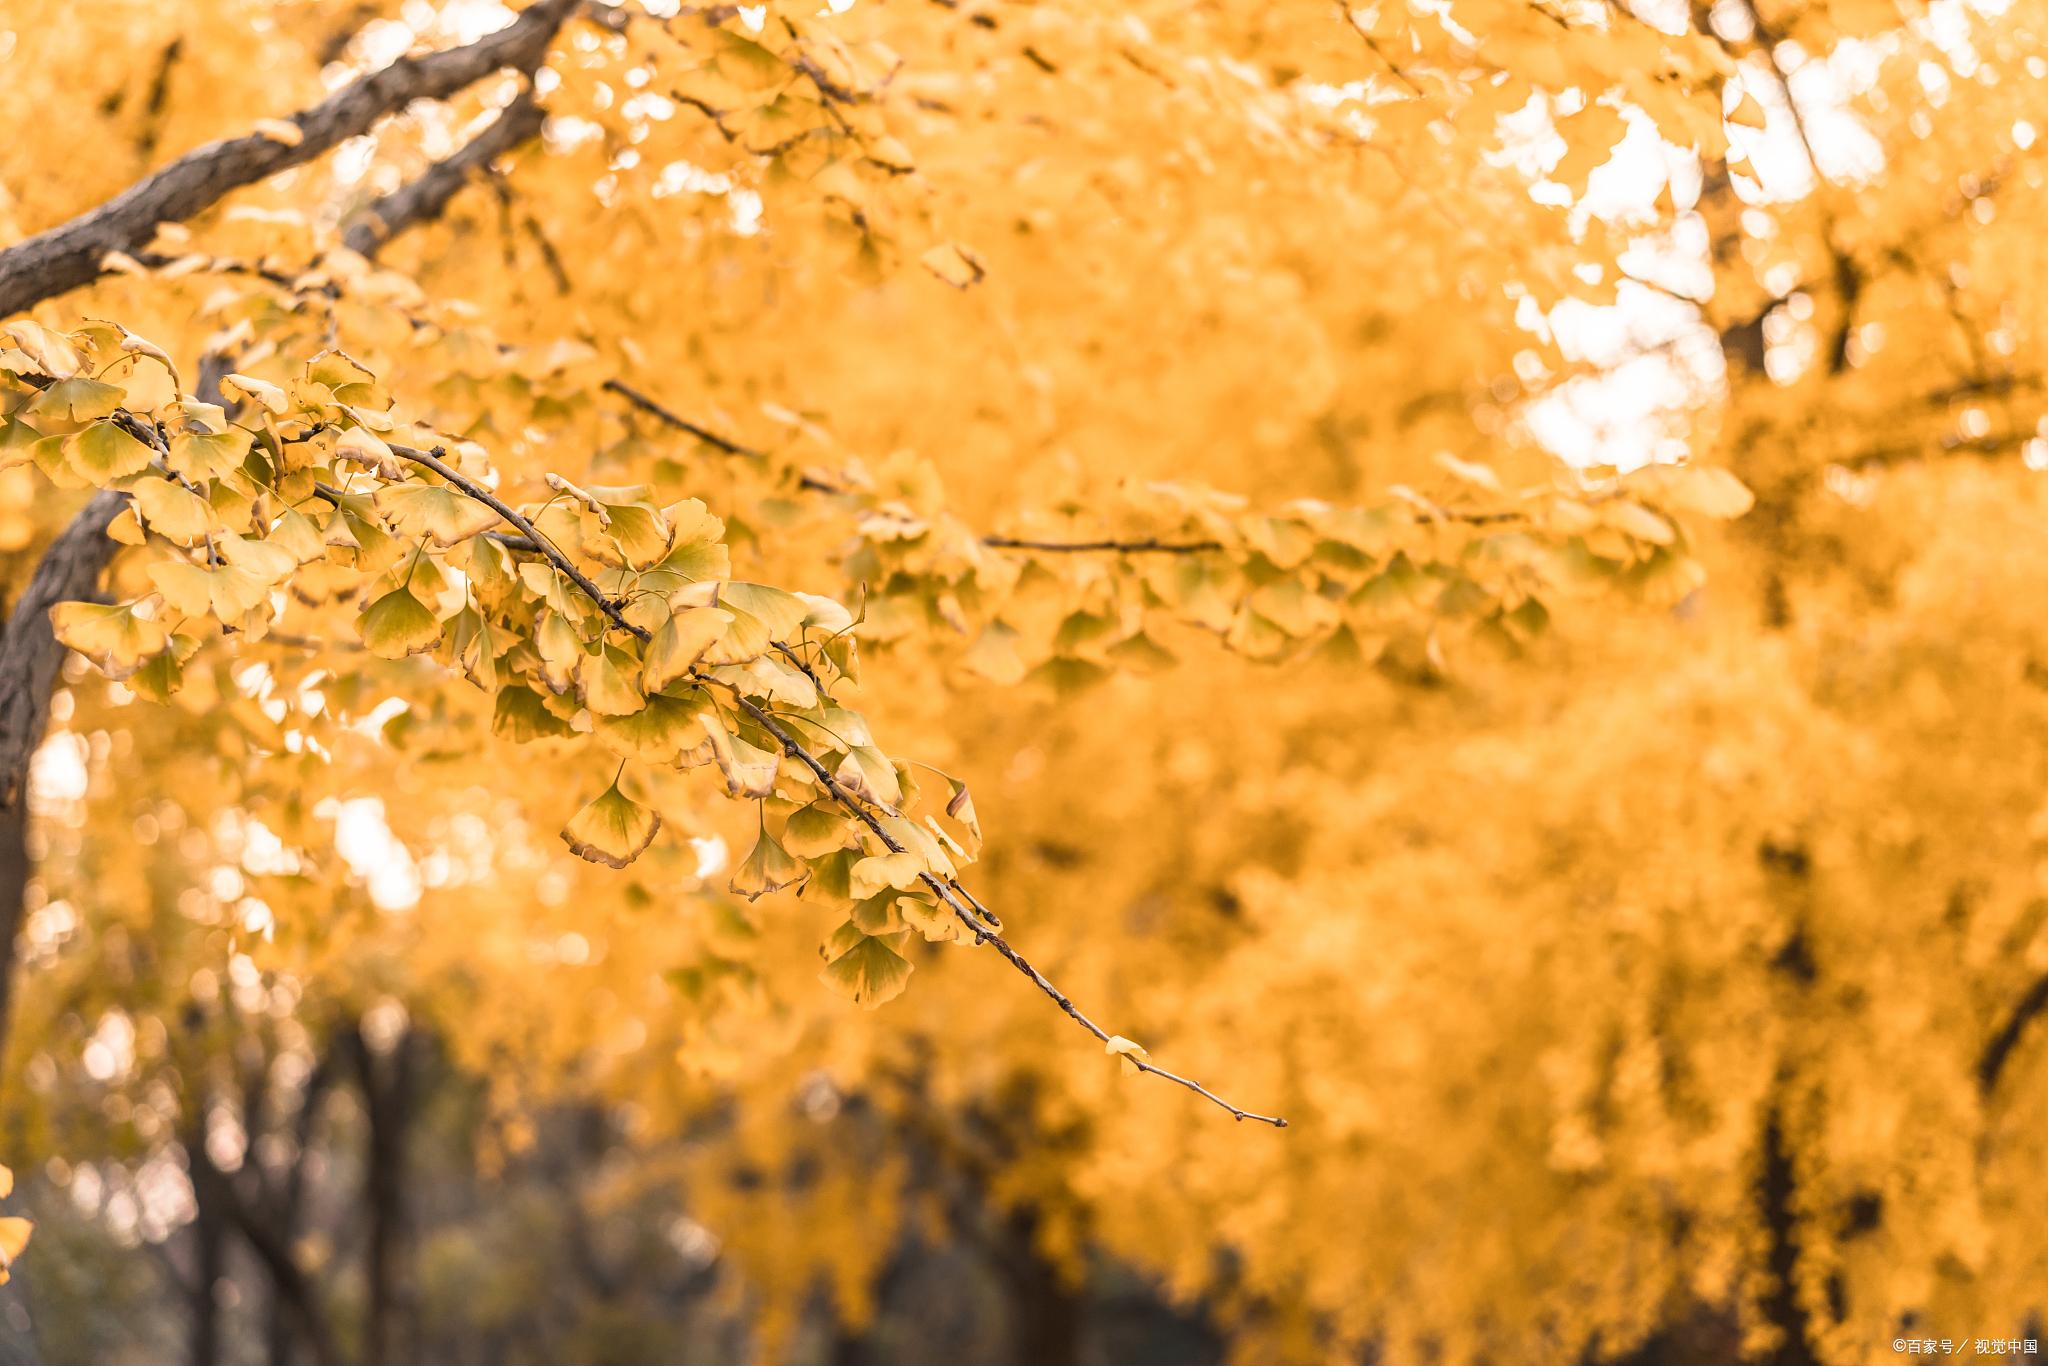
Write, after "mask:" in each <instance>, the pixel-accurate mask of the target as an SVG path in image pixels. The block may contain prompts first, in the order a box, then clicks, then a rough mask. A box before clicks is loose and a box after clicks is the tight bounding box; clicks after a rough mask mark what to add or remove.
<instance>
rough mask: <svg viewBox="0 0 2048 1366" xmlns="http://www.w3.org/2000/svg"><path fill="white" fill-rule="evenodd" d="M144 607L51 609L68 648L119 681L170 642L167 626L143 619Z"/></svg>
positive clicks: (72, 604) (74, 604)
mask: <svg viewBox="0 0 2048 1366" xmlns="http://www.w3.org/2000/svg"><path fill="white" fill-rule="evenodd" d="M151 601H154V600H153V599H152V600H151ZM141 607H142V604H141V603H137V602H125V603H116V604H114V605H113V606H102V605H101V604H99V603H96V602H60V603H58V604H57V605H56V606H55V607H52V608H51V609H50V627H51V630H52V631H53V632H55V634H56V637H57V639H58V640H59V641H61V642H62V643H63V644H64V645H66V646H67V647H69V648H70V649H73V650H76V651H78V653H80V654H82V655H84V656H85V657H86V658H87V659H90V660H91V661H92V662H93V663H95V664H97V665H98V666H99V667H100V671H101V672H102V673H104V674H106V676H107V677H108V678H112V679H116V680H119V679H123V678H126V677H128V676H129V675H130V674H132V673H134V672H135V671H136V670H137V669H139V668H141V667H142V665H143V663H144V662H145V661H146V660H148V659H149V658H150V657H151V656H152V655H156V654H159V653H161V652H162V650H163V648H164V647H165V645H167V644H169V642H170V634H169V632H167V631H166V630H165V629H164V626H163V623H162V622H159V621H154V620H151V619H149V618H146V617H144V616H143V615H141V611H140V609H141Z"/></svg>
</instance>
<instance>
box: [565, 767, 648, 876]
mask: <svg viewBox="0 0 2048 1366" xmlns="http://www.w3.org/2000/svg"><path fill="white" fill-rule="evenodd" d="M659 829H661V817H659V816H657V815H655V814H654V813H653V812H652V811H649V810H648V809H647V808H646V807H644V806H642V805H640V804H639V803H638V802H636V801H634V800H633V799H632V798H630V797H628V796H627V795H626V794H625V793H623V792H621V791H619V785H618V783H617V782H616V781H614V782H613V783H612V785H611V786H610V787H608V788H606V789H605V790H604V791H603V792H602V793H600V794H599V795H598V796H596V797H594V798H592V799H591V800H590V802H589V803H587V804H586V805H585V806H584V808H583V809H582V810H581V811H578V812H577V813H576V815H575V817H574V818H573V819H571V820H570V822H569V823H568V825H566V826H564V827H563V828H562V839H563V841H564V842H566V843H567V844H568V846H569V848H570V849H571V850H572V851H573V852H574V853H575V854H576V855H577V857H579V858H586V859H589V860H590V861H591V862H592V863H602V864H605V865H606V866H608V867H612V868H623V867H625V866H626V865H627V864H629V863H631V862H632V861H633V860H634V859H636V858H639V857H640V855H641V854H642V853H644V852H645V851H646V849H647V846H648V845H650V844H652V843H653V842H654V832H655V831H657V830H659Z"/></svg>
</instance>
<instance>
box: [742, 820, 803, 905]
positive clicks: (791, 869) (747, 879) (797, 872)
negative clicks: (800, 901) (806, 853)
mask: <svg viewBox="0 0 2048 1366" xmlns="http://www.w3.org/2000/svg"><path fill="white" fill-rule="evenodd" d="M807 871H808V870H807V869H806V868H805V867H804V865H803V864H801V863H799V862H798V861H797V860H795V859H793V858H791V857H790V856H789V851H788V850H786V849H784V848H783V847H782V846H781V845H780V844H777V843H776V842H775V840H774V839H773V838H772V837H771V836H770V835H769V834H768V832H767V831H765V830H763V831H762V832H761V836H760V838H759V839H757V840H755V841H754V850H753V852H752V853H750V854H748V855H747V860H746V862H745V863H742V864H741V865H740V866H739V867H738V868H736V869H734V870H733V875H732V883H731V887H732V890H733V891H734V892H735V893H737V894H738V895H740V896H743V897H745V898H746V899H747V900H749V901H757V900H759V899H760V898H762V897H764V896H766V895H767V894H768V893H770V892H779V891H781V890H782V889H783V888H784V887H788V886H791V885H793V884H795V883H797V882H800V881H802V880H803V877H804V874H805V873H806V872H807Z"/></svg>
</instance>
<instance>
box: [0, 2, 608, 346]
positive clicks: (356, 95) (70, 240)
mask: <svg viewBox="0 0 2048 1366" xmlns="http://www.w3.org/2000/svg"><path fill="white" fill-rule="evenodd" d="M575 4H576V0H539V3H538V4H535V5H533V6H531V7H530V8H528V9H527V10H526V11H525V12H524V13H523V14H521V15H520V16H519V18H518V19H516V20H514V21H513V22H512V23H511V24H510V25H508V26H507V27H505V28H502V29H500V30H498V31H497V32H496V33H493V34H490V35H488V36H486V37H484V38H480V39H478V40H477V41H476V42H474V43H471V44H469V45H468V46H467V47H459V48H451V49H449V50H447V51H444V52H436V53H431V54H429V55H427V56H424V57H401V58H399V59H398V60H397V61H395V62H393V63H392V64H391V65H390V66H387V67H385V68H384V69H383V70H381V71H375V72H372V73H370V74H369V75H367V76H364V77H362V78H360V79H358V80H356V81H353V82H351V83H350V84H348V85H346V86H343V87H342V88H341V89H340V90H337V91H335V92H334V94H332V95H330V96H328V97H327V98H326V99H324V100H322V101H321V102H320V103H319V104H316V105H314V106H313V107H312V108H310V109H305V110H301V111H300V112H299V113H297V114H294V115H292V116H291V117H290V119H289V120H287V121H288V122H289V123H291V124H293V125H294V126H295V127H296V128H297V130H298V134H299V137H298V141H297V142H296V143H292V144H289V145H288V144H287V143H285V142H281V141H278V140H277V139H275V138H272V137H269V136H267V135H265V134H262V133H251V134H249V135H248V136H246V137H239V138H229V139H226V140H224V141H221V142H211V143H208V144H206V145H205V146H203V147H199V148H195V149H194V150H192V151H191V152H188V153H186V154H185V155H184V156H182V157H179V158H178V159H177V160H176V161H174V162H172V163H171V164H170V165H168V166H166V167H164V168H163V169H162V170H160V171H158V172H156V173H155V174H153V175H151V176H148V177H147V178H145V179H143V180H140V181H138V182H136V183H135V184H134V185H131V186H129V187H128V188H127V189H126V190H123V191H122V192H121V193H120V194H118V195H116V196H115V197H114V198H112V199H110V200H108V201H107V202H106V203H104V204H102V205H100V206H99V207H98V208H96V209H93V210H92V211H91V212H89V213H85V214H82V215H80V216H79V217H77V218H74V219H72V220H71V221H70V222H68V223H64V224H62V225H60V226H58V227H54V228H51V229H50V230H49V231H47V232H42V233H38V234H37V235H36V236H34V237H31V238H29V239H28V240H27V241H24V242H17V243H16V244H15V245H13V246H11V247H9V248H7V249H6V250H5V251H0V317H5V316H7V315H9V314H13V313H19V312H21V311H23V310H24V309H27V308H30V307H33V306H34V305H35V304H38V303H40V302H42V301H43V300H44V299H48V298H53V297H55V296H56V295H59V294H63V293H65V292H66V291H68V290H73V289H76V288H78V287H79V286H80V285H86V284H90V283H92V281H94V280H96V279H98V278H99V276H100V275H101V274H102V273H103V271H104V269H105V266H104V262H105V260H106V258H107V254H108V253H109V252H115V251H124V252H134V251H137V250H139V249H141V248H142V247H143V246H145V245H147V243H148V242H149V239H150V237H151V236H152V235H153V234H154V233H155V232H156V228H157V225H158V224H159V223H165V222H177V221H181V220H183V219H186V218H190V217H192V216H193V215H194V214H196V213H199V212H200V211H201V210H203V209H206V208H207V207H209V206H211V205H212V204H214V203H216V202H218V201H219V200H220V199H221V197H222V196H224V195H226V194H228V193H229V192H230V191H232V190H236V189H239V188H241V187H242V186H244V185H253V184H255V183H256V182H257V181H259V180H264V179H267V178H268V177H270V176H273V175H275V174H277V173H278V172H279V171H282V170H285V169H287V168H289V167H292V166H297V165H299V164H301V163H303V162H307V161H311V160H312V159H313V158H315V157H317V156H319V155H321V154H322V153H324V152H326V151H327V150H329V149H330V148H332V147H334V146H336V145H337V144H339V143H341V142H343V141H345V140H347V139H348V138H352V137H356V136H358V135H360V134H362V133H366V132H368V131H369V130H370V128H371V126H372V125H373V124H375V123H376V122H377V120H378V119H380V118H382V117H384V116H385V115H386V114H391V113H395V112H397V111H398V110H400V109H403V108H404V107H405V106H406V105H408V104H410V103H412V102H413V101H414V100H434V99H446V98H447V97H448V96H450V95H453V94H454V93H456V92H457V91H459V90H461V89H463V88H464V87H466V86H468V85H470V84H472V83H474V82H476V81H478V80H480V79H482V78H483V77H485V76H488V75H490V74H491V73H492V72H494V71H498V70H501V69H504V68H507V67H510V68H513V69H515V70H520V71H528V72H530V71H532V70H533V69H534V68H535V67H537V66H539V65H540V62H541V59H542V58H543V57H544V56H545V55H546V54H547V49H548V44H549V43H550V42H551V41H552V40H553V38H554V36H555V33H556V31H557V30H559V29H560V28H561V26H562V24H563V22H564V21H565V20H566V19H567V18H568V17H569V14H570V12H571V11H572V10H573V9H574V8H575Z"/></svg>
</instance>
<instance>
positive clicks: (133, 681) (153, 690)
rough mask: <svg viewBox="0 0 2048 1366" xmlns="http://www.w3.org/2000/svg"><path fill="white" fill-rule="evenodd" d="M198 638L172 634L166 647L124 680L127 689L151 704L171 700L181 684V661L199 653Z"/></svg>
mask: <svg viewBox="0 0 2048 1366" xmlns="http://www.w3.org/2000/svg"><path fill="white" fill-rule="evenodd" d="M199 643H200V642H199V637H197V636H188V635H174V636H172V637H171V641H170V648H169V649H166V650H163V651H160V652H159V653H157V654H155V655H152V656H151V657H150V659H149V661H148V662H147V663H145V664H144V665H143V666H142V667H141V668H139V669H137V670H136V671H135V672H134V673H133V674H131V675H129V677H128V680H127V681H128V686H129V688H130V689H131V690H133V691H134V692H135V693H136V694H137V695H138V696H141V697H146V698H148V699H149V700H150V701H152V702H156V703H164V702H168V701H170V700H171V694H172V693H174V692H176V691H177V690H178V689H179V688H180V687H182V686H184V682H185V661H186V660H188V659H190V658H191V657H192V656H193V655H194V654H196V653H198V651H199Z"/></svg>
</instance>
